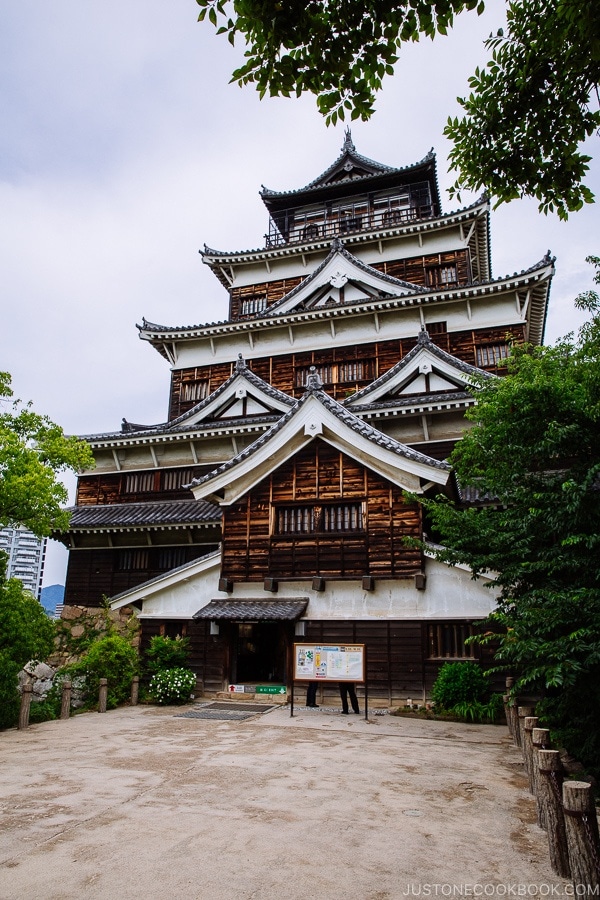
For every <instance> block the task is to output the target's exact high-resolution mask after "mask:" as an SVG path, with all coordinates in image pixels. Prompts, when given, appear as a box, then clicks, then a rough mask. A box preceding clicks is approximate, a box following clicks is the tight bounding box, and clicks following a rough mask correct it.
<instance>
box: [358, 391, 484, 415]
mask: <svg viewBox="0 0 600 900" xmlns="http://www.w3.org/2000/svg"><path fill="white" fill-rule="evenodd" d="M465 401H473V402H474V400H473V394H471V393H469V392H468V391H443V392H442V393H439V394H412V395H410V396H399V397H397V398H396V399H394V400H385V401H383V402H381V403H379V402H377V401H375V402H374V403H361V404H360V405H359V404H356V407H355V409H357V410H358V411H359V412H360V414H361V416H362V415H363V414H365V413H369V412H373V411H375V410H385V409H394V410H395V409H409V410H410V409H412V408H413V407H415V408H416V409H418V410H420V409H421V408H422V407H424V406H427V407H428V406H443V405H445V404H454V403H460V404H461V405H462V404H464V402H465ZM347 402H348V401H347V400H344V403H347Z"/></svg>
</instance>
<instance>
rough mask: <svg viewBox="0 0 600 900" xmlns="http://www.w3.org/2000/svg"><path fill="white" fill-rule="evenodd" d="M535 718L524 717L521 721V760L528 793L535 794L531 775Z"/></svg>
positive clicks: (536, 719) (536, 720)
mask: <svg viewBox="0 0 600 900" xmlns="http://www.w3.org/2000/svg"><path fill="white" fill-rule="evenodd" d="M537 723H538V718H537V716H526V717H525V718H524V719H523V759H524V760H525V771H526V772H527V777H528V779H529V793H530V794H534V793H535V781H534V775H533V729H534V728H536V727H537Z"/></svg>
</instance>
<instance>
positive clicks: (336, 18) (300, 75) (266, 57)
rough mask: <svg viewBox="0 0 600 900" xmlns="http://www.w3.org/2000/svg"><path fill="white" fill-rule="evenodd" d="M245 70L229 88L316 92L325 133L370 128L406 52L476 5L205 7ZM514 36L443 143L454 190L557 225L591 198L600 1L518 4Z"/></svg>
mask: <svg viewBox="0 0 600 900" xmlns="http://www.w3.org/2000/svg"><path fill="white" fill-rule="evenodd" d="M197 2H198V4H199V6H200V7H201V10H200V15H199V18H200V20H202V19H204V18H205V17H208V19H209V20H210V21H211V22H212V23H213V25H215V27H217V31H218V33H220V34H226V35H227V37H228V39H229V41H230V43H232V44H233V43H234V42H235V39H236V37H238V36H239V37H241V38H242V40H243V41H244V42H245V43H246V45H247V50H246V52H245V58H246V61H245V62H244V64H243V65H242V66H240V67H239V68H237V69H236V70H235V71H234V72H233V76H232V81H236V82H237V83H238V84H240V85H245V84H249V83H252V84H254V85H255V86H256V88H257V90H258V91H259V93H260V96H261V97H263V96H264V95H265V94H267V93H268V94H269V95H271V96H284V97H289V96H291V95H292V94H296V95H297V96H300V95H301V94H302V93H307V92H308V93H312V94H315V95H316V97H317V106H318V108H319V110H320V112H321V113H322V114H323V115H324V116H325V117H326V122H327V124H329V123H332V124H335V123H336V122H337V120H338V119H341V120H343V119H344V118H345V116H346V115H347V114H348V115H349V116H350V118H352V119H358V118H360V119H363V120H366V119H368V118H369V117H370V116H371V115H372V113H373V110H374V102H375V96H376V94H377V92H378V91H379V90H380V89H381V86H382V83H383V79H384V77H385V76H386V75H392V74H393V73H394V66H395V64H396V62H397V61H398V58H399V53H400V49H401V47H402V44H404V43H406V42H408V41H418V40H419V38H420V37H421V36H427V37H430V38H433V37H435V36H436V35H437V34H442V35H443V34H446V33H447V31H448V29H449V28H451V27H452V25H453V23H454V19H455V17H456V16H457V15H459V14H460V13H462V12H464V11H467V10H476V11H477V12H478V13H481V12H482V11H483V9H484V2H483V0H480V2H477V0H401V2H397V3H394V2H391V0H335V2H334V0H309V2H308V3H305V2H303V0H289V2H287V3H283V2H282V0H197ZM507 15H508V27H507V31H506V34H504V33H503V32H502V31H498V32H497V33H496V34H495V35H492V36H490V38H489V39H488V41H487V46H488V48H489V49H490V50H491V51H492V59H491V60H490V62H489V63H488V65H487V67H486V68H484V69H482V70H479V69H478V70H477V71H476V73H475V75H474V76H473V78H472V79H471V82H470V85H471V89H472V93H471V94H470V96H469V97H468V98H467V99H466V100H465V99H463V100H461V101H460V102H461V104H462V106H463V108H464V110H465V113H466V115H465V116H464V117H463V118H462V119H457V118H455V119H450V120H449V122H448V126H447V128H446V134H447V135H448V136H449V137H450V138H451V140H452V141H454V149H453V151H452V153H451V155H450V160H451V163H452V165H453V167H454V168H455V169H456V170H457V171H458V179H457V181H456V184H455V186H454V192H455V193H457V192H458V191H459V190H460V189H461V188H469V189H472V190H478V189H480V188H482V187H483V188H485V189H486V190H487V191H488V192H489V193H490V194H491V195H492V196H493V197H495V198H496V200H497V202H498V203H502V202H505V201H508V200H511V199H513V198H515V197H518V196H522V195H531V196H533V197H536V198H537V199H538V200H539V202H540V208H541V209H542V210H543V211H544V212H548V211H550V210H552V209H555V210H556V211H557V212H558V214H559V216H561V217H563V218H566V217H567V215H568V213H569V212H571V211H573V210H576V209H579V208H580V207H581V206H582V205H583V203H589V202H591V201H592V199H593V195H592V193H591V191H590V190H589V189H588V188H587V187H585V185H584V184H583V178H584V176H585V173H586V171H587V168H588V166H587V163H588V162H589V157H587V156H586V155H585V154H583V153H580V152H579V147H580V145H581V143H582V141H583V140H584V139H585V138H586V137H588V136H589V135H591V134H593V133H594V132H595V131H596V130H597V129H598V127H599V126H600V112H599V111H598V110H597V109H596V110H594V109H593V107H592V97H593V94H594V92H596V97H597V91H598V83H599V82H600V6H599V4H598V3H597V2H596V0H511V2H509V3H508V6H507Z"/></svg>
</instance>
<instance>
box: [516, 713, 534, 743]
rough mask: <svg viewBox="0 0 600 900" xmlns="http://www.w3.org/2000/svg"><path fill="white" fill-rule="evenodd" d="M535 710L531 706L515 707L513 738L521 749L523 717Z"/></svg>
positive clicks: (523, 726)
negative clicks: (515, 720) (515, 721)
mask: <svg viewBox="0 0 600 900" xmlns="http://www.w3.org/2000/svg"><path fill="white" fill-rule="evenodd" d="M534 712H535V709H534V708H533V706H518V707H517V724H516V728H515V738H516V741H517V747H520V748H521V750H522V749H523V732H524V731H525V719H526V718H527V716H532V715H533V714H534Z"/></svg>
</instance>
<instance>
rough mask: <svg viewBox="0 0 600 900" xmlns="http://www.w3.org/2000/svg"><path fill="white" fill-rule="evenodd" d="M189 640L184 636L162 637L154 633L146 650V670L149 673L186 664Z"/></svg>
mask: <svg viewBox="0 0 600 900" xmlns="http://www.w3.org/2000/svg"><path fill="white" fill-rule="evenodd" d="M189 655H190V640H189V638H186V637H176V638H170V637H162V635H158V634H157V635H156V636H155V637H153V638H152V640H151V641H150V646H149V647H148V649H147V650H146V671H147V672H148V673H149V674H150V675H155V674H156V672H161V671H163V670H164V669H180V668H184V667H185V666H187V662H188V658H189Z"/></svg>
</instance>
